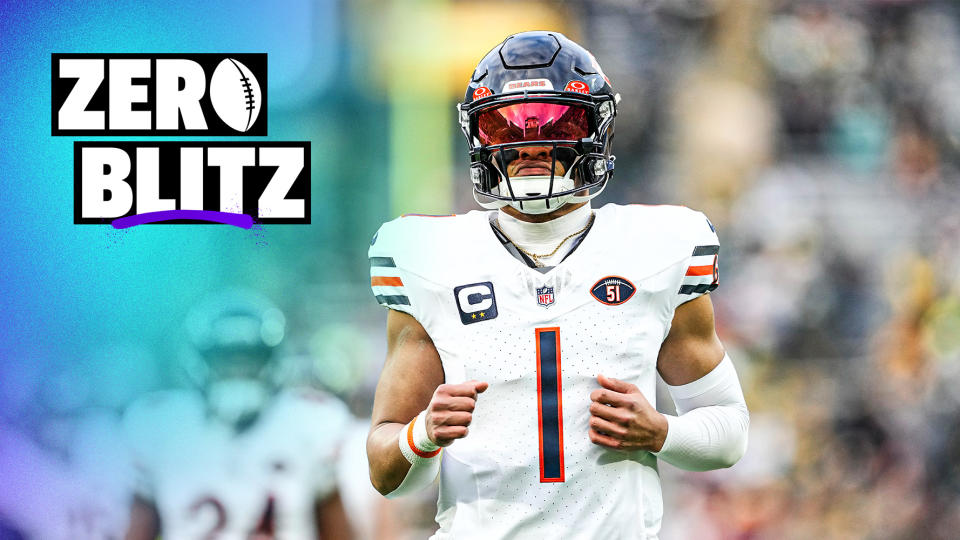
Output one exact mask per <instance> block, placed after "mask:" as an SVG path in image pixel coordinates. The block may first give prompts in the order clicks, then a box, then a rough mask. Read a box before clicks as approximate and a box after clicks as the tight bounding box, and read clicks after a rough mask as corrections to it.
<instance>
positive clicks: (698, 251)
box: [693, 245, 720, 257]
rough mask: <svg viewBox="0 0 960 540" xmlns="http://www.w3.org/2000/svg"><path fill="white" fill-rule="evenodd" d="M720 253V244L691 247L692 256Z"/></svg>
mask: <svg viewBox="0 0 960 540" xmlns="http://www.w3.org/2000/svg"><path fill="white" fill-rule="evenodd" d="M717 253H720V246H718V245H713V246H697V247H695V248H693V256H694V257H698V256H700V255H716V254H717Z"/></svg>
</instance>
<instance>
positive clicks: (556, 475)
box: [536, 328, 564, 482]
mask: <svg viewBox="0 0 960 540" xmlns="http://www.w3.org/2000/svg"><path fill="white" fill-rule="evenodd" d="M536 338H537V427H538V428H539V435H540V481H541V482H563V481H564V472H563V400H562V398H561V393H560V392H561V390H562V388H561V385H560V328H537V329H536Z"/></svg>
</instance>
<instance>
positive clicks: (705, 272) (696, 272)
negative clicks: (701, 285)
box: [687, 264, 713, 276]
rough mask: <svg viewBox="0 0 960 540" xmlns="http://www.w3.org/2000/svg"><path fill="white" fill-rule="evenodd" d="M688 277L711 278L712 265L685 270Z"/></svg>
mask: <svg viewBox="0 0 960 540" xmlns="http://www.w3.org/2000/svg"><path fill="white" fill-rule="evenodd" d="M687 275H688V276H712V275H713V265H712V264H707V265H704V266H691V267H690V268H687Z"/></svg>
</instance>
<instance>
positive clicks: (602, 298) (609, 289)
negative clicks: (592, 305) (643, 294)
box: [590, 276, 637, 306]
mask: <svg viewBox="0 0 960 540" xmlns="http://www.w3.org/2000/svg"><path fill="white" fill-rule="evenodd" d="M635 292H637V288H636V287H634V286H633V283H630V280H628V279H627V278H624V277H620V276H609V277H605V278H602V279H600V281H597V282H596V283H594V284H593V287H591V288H590V294H591V295H593V297H594V298H596V299H597V300H598V301H599V302H600V303H601V304H606V305H608V306H619V305H620V304H622V303H624V302H626V301H627V300H629V299H630V298H631V297H633V293H635Z"/></svg>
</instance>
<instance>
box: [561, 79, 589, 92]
mask: <svg viewBox="0 0 960 540" xmlns="http://www.w3.org/2000/svg"><path fill="white" fill-rule="evenodd" d="M563 91H564V92H576V93H578V94H589V93H590V87H589V86H587V83H585V82H583V81H570V82H568V83H567V86H566V88H564V89H563Z"/></svg>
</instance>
